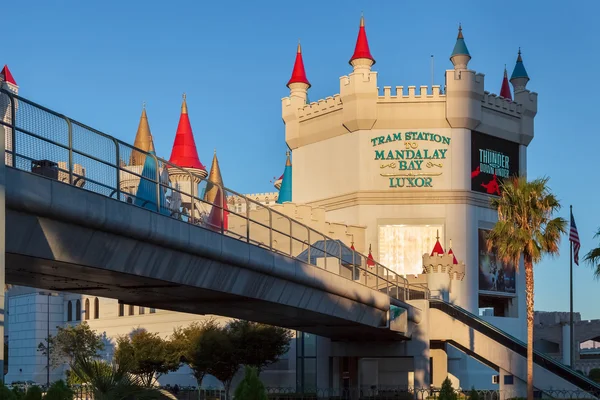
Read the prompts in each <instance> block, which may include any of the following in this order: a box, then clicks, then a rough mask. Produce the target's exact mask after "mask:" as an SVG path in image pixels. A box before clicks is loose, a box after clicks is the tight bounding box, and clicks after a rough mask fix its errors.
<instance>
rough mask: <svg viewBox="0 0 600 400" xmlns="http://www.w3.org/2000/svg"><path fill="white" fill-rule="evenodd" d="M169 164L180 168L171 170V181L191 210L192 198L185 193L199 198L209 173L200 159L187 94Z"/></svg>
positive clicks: (184, 205)
mask: <svg viewBox="0 0 600 400" xmlns="http://www.w3.org/2000/svg"><path fill="white" fill-rule="evenodd" d="M169 162H170V163H172V164H175V165H177V166H178V167H180V168H169V179H170V180H171V184H172V185H173V186H174V187H175V188H176V189H178V190H179V191H181V203H182V206H183V207H184V208H187V209H191V198H190V196H186V195H185V193H188V194H191V195H192V196H197V195H198V184H199V183H200V181H201V179H203V178H206V176H207V172H206V168H204V165H202V163H201V162H200V159H199V158H198V150H197V149H196V142H195V140H194V134H193V132H192V125H191V124H190V117H189V115H188V108H187V102H186V96H185V94H184V95H183V102H182V104H181V115H180V117H179V125H177V133H176V134H175V141H174V142H173V150H172V152H171V158H170V159H169Z"/></svg>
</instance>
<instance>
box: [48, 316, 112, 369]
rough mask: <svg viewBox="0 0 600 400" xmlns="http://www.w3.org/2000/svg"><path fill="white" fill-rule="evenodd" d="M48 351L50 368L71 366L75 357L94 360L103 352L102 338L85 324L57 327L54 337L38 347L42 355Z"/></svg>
mask: <svg viewBox="0 0 600 400" xmlns="http://www.w3.org/2000/svg"><path fill="white" fill-rule="evenodd" d="M48 350H49V351H50V366H52V367H53V368H56V367H58V366H61V365H63V364H65V363H67V364H69V365H72V364H73V361H74V360H75V358H76V356H78V355H79V356H82V357H86V358H96V357H98V354H99V352H100V351H102V350H104V343H103V342H102V336H101V335H100V334H97V333H96V332H95V331H93V330H92V329H90V327H89V325H88V324H87V323H86V322H82V323H80V324H78V325H74V326H67V327H65V328H63V327H60V326H59V327H58V332H57V333H56V336H50V337H49V338H48V339H47V340H46V343H45V344H44V343H40V344H39V345H38V351H39V352H41V353H42V354H44V355H47V354H48Z"/></svg>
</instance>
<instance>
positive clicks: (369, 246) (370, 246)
mask: <svg viewBox="0 0 600 400" xmlns="http://www.w3.org/2000/svg"><path fill="white" fill-rule="evenodd" d="M370 252H371V243H369V253H370Z"/></svg>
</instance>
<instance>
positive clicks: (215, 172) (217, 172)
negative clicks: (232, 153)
mask: <svg viewBox="0 0 600 400" xmlns="http://www.w3.org/2000/svg"><path fill="white" fill-rule="evenodd" d="M213 183H216V184H217V185H213ZM219 186H221V187H223V178H222V177H221V168H220V167H219V160H218V159H217V150H216V149H215V152H214V155H213V159H212V165H211V166H210V174H209V175H208V182H207V183H206V190H205V192H204V201H206V202H208V203H214V202H215V199H216V197H217V191H218V190H219Z"/></svg>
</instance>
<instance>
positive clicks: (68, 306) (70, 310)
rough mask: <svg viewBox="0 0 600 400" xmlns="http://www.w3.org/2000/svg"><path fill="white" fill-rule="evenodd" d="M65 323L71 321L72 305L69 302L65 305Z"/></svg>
mask: <svg viewBox="0 0 600 400" xmlns="http://www.w3.org/2000/svg"><path fill="white" fill-rule="evenodd" d="M67 321H68V322H71V321H73V303H72V302H71V300H69V302H68V304H67Z"/></svg>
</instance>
